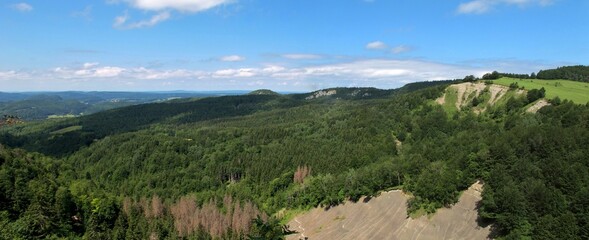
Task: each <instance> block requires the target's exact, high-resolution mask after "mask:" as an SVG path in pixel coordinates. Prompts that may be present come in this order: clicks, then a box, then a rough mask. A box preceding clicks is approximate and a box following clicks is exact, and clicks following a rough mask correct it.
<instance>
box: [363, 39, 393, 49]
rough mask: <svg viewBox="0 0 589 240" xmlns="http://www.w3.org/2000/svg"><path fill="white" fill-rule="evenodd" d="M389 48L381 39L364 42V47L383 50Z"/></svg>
mask: <svg viewBox="0 0 589 240" xmlns="http://www.w3.org/2000/svg"><path fill="white" fill-rule="evenodd" d="M387 48H389V46H387V45H386V44H385V43H383V42H381V41H374V42H369V43H368V44H366V49H370V50H384V49H387Z"/></svg>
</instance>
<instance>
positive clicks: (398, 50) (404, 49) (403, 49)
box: [391, 45, 413, 54]
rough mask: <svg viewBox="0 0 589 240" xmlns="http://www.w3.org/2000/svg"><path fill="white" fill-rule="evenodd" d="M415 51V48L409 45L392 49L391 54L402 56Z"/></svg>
mask: <svg viewBox="0 0 589 240" xmlns="http://www.w3.org/2000/svg"><path fill="white" fill-rule="evenodd" d="M412 50H413V47H411V46H407V45H399V46H396V47H394V48H392V49H391V52H392V53H394V54H400V53H404V52H410V51H412Z"/></svg>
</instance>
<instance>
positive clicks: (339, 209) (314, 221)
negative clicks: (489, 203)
mask: <svg viewBox="0 0 589 240" xmlns="http://www.w3.org/2000/svg"><path fill="white" fill-rule="evenodd" d="M481 190H482V184H480V183H475V184H473V185H472V186H471V187H470V188H469V189H468V190H466V191H465V192H464V193H463V194H462V195H461V197H460V200H459V202H458V203H456V204H455V205H454V206H452V207H451V208H445V209H440V210H438V212H437V213H436V214H435V215H434V216H431V217H430V218H428V217H427V216H424V217H420V218H417V219H411V218H408V217H407V199H408V196H406V195H405V194H404V193H403V192H401V191H391V192H384V193H382V194H381V195H380V196H378V197H375V198H373V199H371V200H370V201H368V202H367V203H364V202H363V199H361V200H360V201H358V203H352V202H347V203H345V204H343V205H340V206H336V207H333V208H331V209H330V210H327V211H326V210H324V209H322V208H317V209H313V210H311V211H310V212H307V213H305V214H302V215H299V216H297V217H296V218H294V219H293V220H292V221H291V222H290V223H289V225H290V226H292V227H291V229H293V230H297V231H299V232H300V233H297V234H293V235H291V236H288V238H287V239H290V240H295V239H300V238H304V237H302V236H306V237H308V238H309V239H326V240H330V239H334V240H335V239H338V240H339V239H487V236H488V235H489V233H490V226H487V227H481V226H479V225H478V224H477V217H478V213H477V210H476V204H477V203H478V202H479V201H480V200H481ZM303 226H305V227H303ZM303 234H304V235H303Z"/></svg>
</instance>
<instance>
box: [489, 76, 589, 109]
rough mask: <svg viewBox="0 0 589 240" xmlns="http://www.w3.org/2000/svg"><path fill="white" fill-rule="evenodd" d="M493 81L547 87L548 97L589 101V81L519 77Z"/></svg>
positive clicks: (576, 101) (529, 87)
mask: <svg viewBox="0 0 589 240" xmlns="http://www.w3.org/2000/svg"><path fill="white" fill-rule="evenodd" d="M493 83H495V84H499V85H503V86H509V85H510V84H512V83H517V85H518V86H519V87H524V88H525V89H527V90H529V89H540V88H544V89H546V98H547V99H552V98H554V97H557V96H558V97H559V98H560V99H561V100H564V99H568V100H571V101H573V102H575V103H578V104H585V103H587V102H589V83H586V82H575V81H569V80H540V79H517V78H505V77H504V78H500V79H497V80H494V81H493Z"/></svg>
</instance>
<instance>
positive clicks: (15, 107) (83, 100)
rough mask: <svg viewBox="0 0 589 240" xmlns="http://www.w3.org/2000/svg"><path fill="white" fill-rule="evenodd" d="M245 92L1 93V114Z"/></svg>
mask: <svg viewBox="0 0 589 240" xmlns="http://www.w3.org/2000/svg"><path fill="white" fill-rule="evenodd" d="M245 93H246V92H243V91H219V92H182V91H180V92H73V91H72V92H23V93H5V92H0V115H13V116H17V117H19V118H21V119H23V120H27V121H28V120H42V119H47V118H60V117H74V116H80V115H88V114H92V113H96V112H100V111H105V110H109V109H114V108H119V107H125V106H130V105H137V104H142V103H151V102H161V101H167V100H171V99H177V98H190V97H211V96H223V95H240V94H245Z"/></svg>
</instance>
